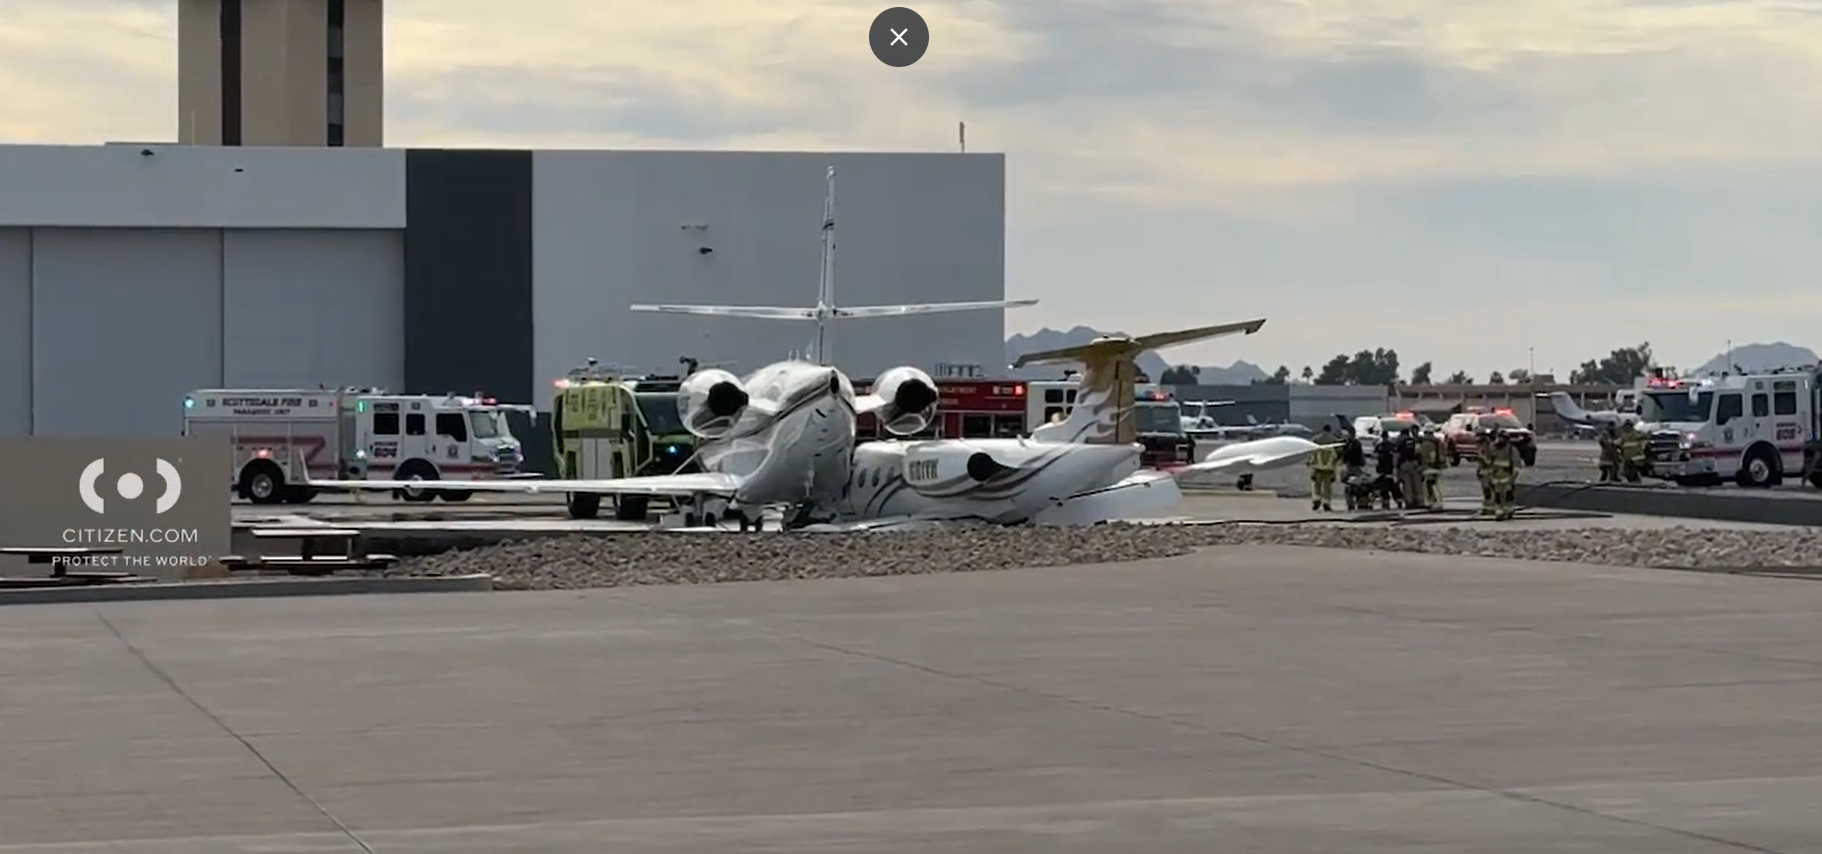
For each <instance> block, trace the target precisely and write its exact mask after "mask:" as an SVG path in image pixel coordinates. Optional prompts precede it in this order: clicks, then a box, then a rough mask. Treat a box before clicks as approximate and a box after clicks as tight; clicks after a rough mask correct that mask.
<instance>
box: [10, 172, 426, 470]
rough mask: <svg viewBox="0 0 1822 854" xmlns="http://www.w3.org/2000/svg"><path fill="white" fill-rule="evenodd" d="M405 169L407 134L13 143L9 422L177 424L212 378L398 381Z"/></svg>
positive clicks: (71, 426)
mask: <svg viewBox="0 0 1822 854" xmlns="http://www.w3.org/2000/svg"><path fill="white" fill-rule="evenodd" d="M144 151H150V152H152V153H151V154H143V153H142V152H144ZM403 183H404V157H403V153H402V152H397V151H391V152H387V151H360V152H356V151H354V150H352V149H350V150H348V151H345V152H343V151H333V152H325V151H323V150H313V149H255V148H239V149H217V148H190V147H164V146H153V147H142V146H137V145H135V146H96V147H75V146H4V147H0V184H4V185H5V186H7V187H8V188H9V190H8V192H7V193H4V194H0V434H4V435H26V434H35V435H45V436H60V435H61V436H71V435H87V436H97V435H117V436H134V435H140V436H157V435H175V434H176V433H178V432H179V431H180V430H181V427H182V400H183V394H184V392H185V391H188V390H190V389H193V388H197V387H203V386H215V385H249V384H257V385H265V384H272V385H286V386H314V385H317V384H319V383H322V384H356V383H360V384H380V385H392V386H395V387H396V386H399V385H402V381H403V375H404V367H403V361H404V360H403V343H402V339H401V332H400V330H401V318H402V316H403V305H402V290H403V282H402V277H401V273H400V270H401V268H402V259H401V257H400V256H401V253H402V250H401V238H400V234H399V231H398V230H399V229H401V228H402V227H403V225H404V192H403Z"/></svg>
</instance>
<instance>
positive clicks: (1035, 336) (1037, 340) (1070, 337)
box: [1006, 326, 1270, 385]
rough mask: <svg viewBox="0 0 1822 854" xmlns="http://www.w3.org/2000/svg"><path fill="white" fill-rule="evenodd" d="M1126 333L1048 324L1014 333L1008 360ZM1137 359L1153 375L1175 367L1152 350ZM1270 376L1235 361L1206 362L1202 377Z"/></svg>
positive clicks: (1029, 376) (1037, 376) (1055, 368)
mask: <svg viewBox="0 0 1822 854" xmlns="http://www.w3.org/2000/svg"><path fill="white" fill-rule="evenodd" d="M1124 334H1126V333H1123V332H1102V331H1101V330H1099V329H1090V328H1089V327H1086V326H1077V327H1076V328H1074V329H1070V330H1068V331H1064V332H1059V331H1057V330H1055V329H1049V328H1045V329H1040V330H1038V331H1036V332H1033V333H1031V334H1030V335H1022V334H1021V335H1014V336H1012V337H1011V338H1008V339H1006V364H1008V365H1010V364H1012V363H1013V362H1015V361H1017V360H1018V357H1020V356H1022V355H1024V354H1026V353H1036V352H1038V351H1039V350H1054V349H1056V348H1058V347H1076V346H1080V345H1082V344H1087V343H1088V342H1090V341H1093V340H1094V339H1096V338H1099V337H1101V336H1103V335H1124ZM1137 361H1138V363H1139V370H1140V371H1142V372H1144V373H1145V375H1146V376H1149V377H1152V378H1153V379H1156V378H1157V377H1160V376H1163V375H1164V372H1165V371H1166V370H1169V369H1170V367H1171V365H1170V363H1169V362H1166V361H1164V357H1163V356H1160V355H1158V354H1157V353H1152V352H1145V353H1140V354H1139V358H1138V360H1137ZM1080 367H1081V366H1080V365H1035V366H1032V367H1028V368H1023V369H1020V370H1016V371H1010V373H1011V375H1012V376H1011V377H1009V379H1021V380H1054V379H1059V378H1061V377H1062V376H1063V371H1064V370H1066V369H1072V368H1073V369H1079V368H1080ZM1268 376H1270V373H1269V372H1267V371H1265V370H1263V369H1261V368H1260V367H1259V366H1258V365H1255V364H1253V363H1251V362H1235V363H1233V364H1232V365H1229V366H1227V367H1225V368H1223V367H1219V366H1209V365H1204V366H1202V374H1201V379H1202V383H1203V384H1204V385H1248V384H1251V383H1252V381H1253V380H1262V379H1265V378H1266V377H1268Z"/></svg>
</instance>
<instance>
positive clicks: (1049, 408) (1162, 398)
mask: <svg viewBox="0 0 1822 854" xmlns="http://www.w3.org/2000/svg"><path fill="white" fill-rule="evenodd" d="M1028 385H1029V391H1030V394H1029V397H1030V401H1031V402H1030V404H1029V405H1028V408H1027V410H1026V415H1025V417H1026V421H1027V423H1028V425H1029V429H1031V430H1035V429H1037V428H1039V427H1041V426H1043V425H1045V424H1048V423H1051V422H1052V421H1060V420H1062V419H1064V418H1067V417H1069V411H1070V410H1071V409H1074V408H1075V398H1076V389H1077V388H1078V387H1079V385H1080V383H1079V381H1077V380H1075V379H1063V380H1035V381H1033V382H1031V383H1029V384H1028ZM1133 399H1134V404H1135V405H1134V407H1133V414H1132V417H1133V422H1134V425H1133V426H1134V427H1135V428H1136V429H1137V431H1138V438H1139V444H1140V445H1143V446H1144V448H1145V450H1144V451H1143V452H1142V453H1141V455H1140V457H1139V460H1140V463H1141V464H1142V465H1145V466H1149V467H1152V468H1164V467H1170V466H1184V465H1189V464H1190V463H1192V462H1195V459H1196V456H1195V454H1196V452H1195V442H1194V440H1192V439H1191V438H1190V437H1189V434H1188V433H1186V432H1184V430H1183V407H1182V405H1181V404H1179V403H1177V401H1176V399H1175V398H1173V397H1171V395H1170V393H1169V392H1168V391H1165V390H1164V388H1163V387H1162V386H1159V385H1157V384H1155V383H1152V382H1149V381H1148V380H1147V379H1146V378H1145V377H1143V376H1141V377H1140V378H1139V382H1138V383H1137V384H1136V385H1135V386H1134V388H1133Z"/></svg>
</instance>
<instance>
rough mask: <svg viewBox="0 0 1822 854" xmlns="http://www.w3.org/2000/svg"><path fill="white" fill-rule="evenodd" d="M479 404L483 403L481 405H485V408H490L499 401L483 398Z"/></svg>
mask: <svg viewBox="0 0 1822 854" xmlns="http://www.w3.org/2000/svg"><path fill="white" fill-rule="evenodd" d="M481 403H483V404H485V405H487V406H492V405H494V404H496V403H499V401H497V400H494V399H493V398H491V397H483V398H481Z"/></svg>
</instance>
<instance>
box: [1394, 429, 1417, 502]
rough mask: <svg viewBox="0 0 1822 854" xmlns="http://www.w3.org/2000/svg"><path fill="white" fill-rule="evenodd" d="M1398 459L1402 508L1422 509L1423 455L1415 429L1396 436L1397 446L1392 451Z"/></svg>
mask: <svg viewBox="0 0 1822 854" xmlns="http://www.w3.org/2000/svg"><path fill="white" fill-rule="evenodd" d="M1392 452H1393V453H1394V454H1395V455H1396V456H1397V458H1398V492H1399V494H1400V495H1403V496H1404V506H1405V507H1406V508H1407V509H1410V510H1419V509H1422V508H1423V507H1424V489H1423V458H1422V457H1423V453H1422V450H1421V445H1420V443H1419V442H1418V439H1417V431H1416V430H1415V429H1411V430H1406V431H1404V432H1403V433H1400V434H1399V435H1398V444H1397V445H1396V446H1395V447H1394V448H1393V449H1392Z"/></svg>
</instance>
